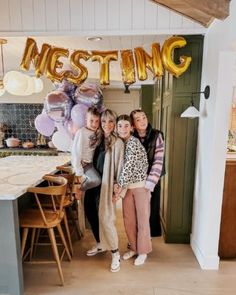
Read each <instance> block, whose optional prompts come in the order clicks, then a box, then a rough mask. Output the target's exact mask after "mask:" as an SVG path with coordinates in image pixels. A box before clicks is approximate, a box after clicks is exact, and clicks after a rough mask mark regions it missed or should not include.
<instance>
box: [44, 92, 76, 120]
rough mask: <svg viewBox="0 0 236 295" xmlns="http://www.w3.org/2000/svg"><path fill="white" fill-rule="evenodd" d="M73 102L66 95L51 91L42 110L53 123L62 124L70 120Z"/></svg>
mask: <svg viewBox="0 0 236 295" xmlns="http://www.w3.org/2000/svg"><path fill="white" fill-rule="evenodd" d="M72 105H73V102H72V100H71V99H70V98H69V96H68V95H66V93H64V92H62V91H52V92H51V93H49V94H48V95H47V96H46V99H45V103H44V108H45V110H46V113H47V114H48V116H49V117H50V118H51V119H52V120H53V121H55V122H63V121H65V120H67V119H69V118H70V111H71V108H72Z"/></svg>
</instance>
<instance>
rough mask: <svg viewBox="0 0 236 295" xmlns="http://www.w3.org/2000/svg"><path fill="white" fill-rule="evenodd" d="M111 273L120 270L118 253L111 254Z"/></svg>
mask: <svg viewBox="0 0 236 295" xmlns="http://www.w3.org/2000/svg"><path fill="white" fill-rule="evenodd" d="M110 270H111V272H117V271H119V270H120V253H119V252H118V251H117V252H115V253H112V261H111V269H110Z"/></svg>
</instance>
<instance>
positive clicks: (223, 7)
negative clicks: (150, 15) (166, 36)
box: [151, 0, 230, 27]
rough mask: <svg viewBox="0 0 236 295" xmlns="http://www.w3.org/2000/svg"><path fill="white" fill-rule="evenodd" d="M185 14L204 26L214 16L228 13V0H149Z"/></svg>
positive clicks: (223, 16)
mask: <svg viewBox="0 0 236 295" xmlns="http://www.w3.org/2000/svg"><path fill="white" fill-rule="evenodd" d="M151 1H152V2H155V3H157V4H160V5H163V6H165V7H168V8H170V9H171V10H174V11H176V12H178V13H181V14H182V15H185V16H187V17H189V18H191V19H193V20H195V21H197V22H199V23H200V24H202V25H203V26H205V27H209V25H210V24H211V23H212V21H213V20H214V18H217V19H221V20H223V19H225V18H226V17H227V16H228V15H229V3H230V0H207V1H206V0H151Z"/></svg>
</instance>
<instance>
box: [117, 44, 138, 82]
mask: <svg viewBox="0 0 236 295" xmlns="http://www.w3.org/2000/svg"><path fill="white" fill-rule="evenodd" d="M120 65H121V69H122V77H123V82H124V84H126V85H127V84H128V85H130V84H133V83H135V81H136V79H135V68H134V58H133V52H132V50H130V49H126V50H121V63H120Z"/></svg>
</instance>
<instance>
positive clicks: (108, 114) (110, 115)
mask: <svg viewBox="0 0 236 295" xmlns="http://www.w3.org/2000/svg"><path fill="white" fill-rule="evenodd" d="M116 118H117V115H116V113H115V112H113V111H112V110H110V109H106V110H105V111H104V112H102V114H101V122H102V120H106V119H109V120H111V121H112V122H114V124H115V125H116ZM116 138H117V135H116V133H115V129H114V130H113V131H112V132H111V134H110V135H109V136H108V137H106V138H105V150H106V151H107V150H110V149H111V147H112V145H113V143H114V142H115V141H114V139H116Z"/></svg>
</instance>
